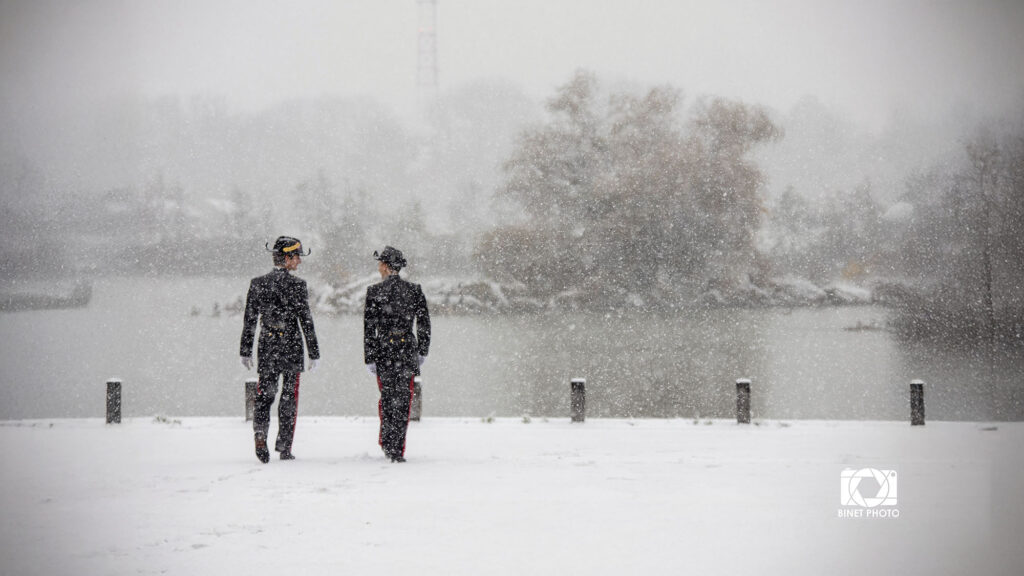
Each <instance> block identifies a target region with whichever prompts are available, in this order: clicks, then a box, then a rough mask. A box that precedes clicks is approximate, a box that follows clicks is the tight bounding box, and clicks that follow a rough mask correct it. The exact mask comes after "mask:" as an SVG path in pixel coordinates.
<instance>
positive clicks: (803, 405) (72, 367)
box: [0, 279, 1024, 420]
mask: <svg viewBox="0 0 1024 576" xmlns="http://www.w3.org/2000/svg"><path fill="white" fill-rule="evenodd" d="M247 285H248V280H247V279H237V280H229V279H212V280H211V279H112V280H105V281H101V282H97V283H96V285H95V291H94V298H93V301H92V303H91V304H90V306H89V307H88V308H85V309H81V310H50V311H36V312H19V313H8V314H2V315H0V337H2V338H3V341H4V346H3V348H2V351H0V366H2V372H0V418H3V419H11V418H43V417H78V416H94V417H96V416H101V415H102V414H103V410H104V398H103V389H104V382H105V381H106V379H107V378H109V377H120V378H122V379H123V380H124V382H125V384H124V397H125V399H124V412H125V415H126V417H131V416H136V417H138V416H152V415H156V414H163V415H179V416H190V415H191V416H200V415H232V414H237V415H239V416H241V415H242V414H243V412H242V409H243V386H242V382H243V380H244V379H245V377H247V376H252V373H246V372H245V371H244V370H243V369H242V368H241V366H240V365H239V363H238V338H239V334H240V331H241V318H239V317H237V316H228V315H226V314H219V315H214V310H213V308H212V305H213V302H215V301H222V302H223V301H228V300H232V299H233V298H234V297H235V296H236V295H237V294H240V293H243V292H244V290H245V288H246V287H247ZM194 309H197V310H199V314H198V315H193V314H195V310H194ZM887 314H888V312H887V311H886V310H885V309H882V308H876V307H850V308H825V309H795V310H784V309H772V310H711V311H680V312H678V313H677V314H673V315H664V316H654V315H649V314H643V313H631V314H626V315H620V314H615V313H611V314H604V315H602V314H573V315H570V314H565V315H563V314H549V315H536V316H526V317H515V318H502V317H439V318H436V319H435V321H434V344H433V347H432V349H431V354H430V359H429V361H428V363H427V365H426V366H425V368H424V385H423V387H424V415H426V416H486V415H488V414H495V415H498V416H518V415H522V414H526V413H529V414H531V415H533V416H554V417H568V414H569V381H570V379H571V378H574V377H583V378H586V379H587V414H588V416H592V417H600V416H608V417H631V416H632V417H685V418H693V417H707V418H728V417H732V416H733V415H734V413H735V412H734V411H735V380H736V379H737V378H741V377H745V378H750V379H751V380H752V381H753V386H752V389H753V398H752V411H753V415H754V417H755V418H822V419H879V420H906V419H908V417H909V383H910V381H911V380H912V379H922V380H925V382H926V383H927V390H926V399H925V401H926V409H927V417H928V418H929V419H940V420H989V419H1011V420H1020V419H1024V405H1022V402H1024V394H1022V392H1021V390H1020V386H1021V385H1022V384H1024V382H1021V377H1020V376H1021V375H1022V374H1024V352H1022V351H1021V350H1020V349H1019V348H1018V349H1016V350H1012V351H1011V350H1004V351H1002V352H1001V353H999V354H997V355H996V359H995V360H992V358H991V357H990V356H988V355H985V354H981V353H979V352H978V351H977V350H955V349H948V348H941V347H938V346H937V345H924V344H904V343H900V342H898V341H897V340H895V339H894V337H893V336H892V335H891V334H890V333H889V332H887V331H885V330H881V329H875V328H876V327H879V326H881V327H884V325H885V322H886V317H887ZM316 323H317V332H318V335H319V337H320V346H321V351H322V355H323V360H324V361H323V362H322V364H321V368H320V369H319V370H318V371H317V372H315V373H313V374H307V375H304V376H303V381H302V385H301V404H300V412H301V413H303V414H306V415H313V414H316V415H372V414H375V413H376V395H377V391H376V386H375V384H374V381H373V379H372V378H371V377H370V376H369V375H367V374H366V372H365V370H364V369H363V366H362V322H361V319H360V318H357V317H340V318H330V317H326V316H317V317H316Z"/></svg>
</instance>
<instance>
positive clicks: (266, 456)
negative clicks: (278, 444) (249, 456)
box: [256, 434, 270, 464]
mask: <svg viewBox="0 0 1024 576" xmlns="http://www.w3.org/2000/svg"><path fill="white" fill-rule="evenodd" d="M256 457H257V458H259V459H260V462H263V463H264V464H266V463H267V462H270V450H268V449H267V437H266V436H264V435H263V434H257V435H256Z"/></svg>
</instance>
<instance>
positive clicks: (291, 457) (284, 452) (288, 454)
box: [281, 450, 295, 460]
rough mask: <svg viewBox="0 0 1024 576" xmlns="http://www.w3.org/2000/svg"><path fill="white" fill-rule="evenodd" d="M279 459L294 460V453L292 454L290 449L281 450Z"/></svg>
mask: <svg viewBox="0 0 1024 576" xmlns="http://www.w3.org/2000/svg"><path fill="white" fill-rule="evenodd" d="M281 460H295V455H294V454H292V451H291V450H282V451H281Z"/></svg>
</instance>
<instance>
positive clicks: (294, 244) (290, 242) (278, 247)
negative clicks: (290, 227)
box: [265, 236, 313, 256]
mask: <svg viewBox="0 0 1024 576" xmlns="http://www.w3.org/2000/svg"><path fill="white" fill-rule="evenodd" d="M265 246H266V247H267V252H273V253H275V254H284V255H285V256H288V255H289V254H295V255H298V256H309V255H310V254H312V253H313V251H312V250H306V251H305V252H303V251H302V242H299V239H298V238H292V237H291V236H278V237H277V240H274V247H273V248H271V247H270V243H269V242H267V243H266V244H265Z"/></svg>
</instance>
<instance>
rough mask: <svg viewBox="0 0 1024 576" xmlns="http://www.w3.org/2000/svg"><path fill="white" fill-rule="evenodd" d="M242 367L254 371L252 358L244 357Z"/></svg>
mask: <svg viewBox="0 0 1024 576" xmlns="http://www.w3.org/2000/svg"><path fill="white" fill-rule="evenodd" d="M242 366H244V367H245V369H246V370H252V356H242Z"/></svg>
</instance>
